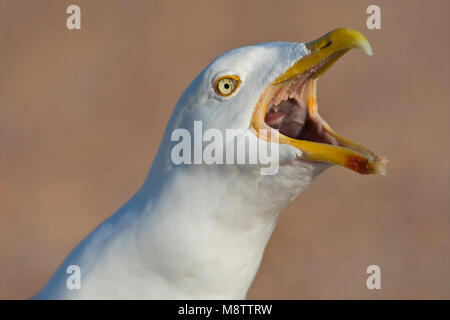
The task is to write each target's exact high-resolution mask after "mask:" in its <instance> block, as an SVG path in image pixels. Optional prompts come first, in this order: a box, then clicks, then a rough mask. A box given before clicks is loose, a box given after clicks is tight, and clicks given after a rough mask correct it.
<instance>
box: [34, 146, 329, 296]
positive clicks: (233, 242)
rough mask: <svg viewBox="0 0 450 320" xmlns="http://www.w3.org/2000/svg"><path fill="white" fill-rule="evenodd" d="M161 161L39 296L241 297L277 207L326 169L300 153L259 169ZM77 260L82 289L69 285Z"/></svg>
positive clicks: (245, 289) (267, 234) (65, 264)
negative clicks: (267, 172)
mask: <svg viewBox="0 0 450 320" xmlns="http://www.w3.org/2000/svg"><path fill="white" fill-rule="evenodd" d="M164 158H165V157H164ZM161 160H163V159H162V157H161V154H159V156H158V157H157V158H156V160H155V163H154V165H153V167H152V170H151V171H150V174H149V176H148V178H147V180H146V182H145V184H144V185H143V187H142V188H141V190H140V191H139V192H138V193H137V194H136V195H135V196H134V197H133V198H132V199H131V200H130V201H129V202H128V203H127V204H126V205H125V206H124V207H123V208H121V209H120V210H119V211H118V212H117V213H116V214H114V215H113V216H112V217H111V218H109V219H108V220H107V221H105V222H104V223H103V224H102V225H100V226H99V227H98V228H97V229H96V230H95V231H94V232H93V233H91V235H89V237H87V238H86V239H85V240H84V241H83V242H82V243H81V244H80V245H79V246H78V247H77V248H76V249H75V250H74V251H73V252H72V253H71V255H70V256H69V257H68V258H67V259H66V261H65V262H64V263H63V265H62V266H61V267H60V270H58V271H57V272H56V274H55V275H54V276H53V278H52V280H51V281H50V282H49V284H48V285H47V286H46V287H45V288H44V289H43V290H42V291H41V293H40V294H39V295H38V296H37V297H38V298H47V297H48V298H125V299H127V298H148V299H152V298H156V299H157V298H167V299H177V298H187V299H190V298H191V299H196V298H203V299H214V298H224V299H227V298H229V299H242V298H245V295H246V293H247V290H248V288H249V286H250V284H251V282H252V280H253V278H254V276H255V274H256V272H257V270H258V267H259V264H260V261H261V258H262V255H263V252H264V249H265V246H266V244H267V242H268V240H269V238H270V235H271V233H272V231H273V229H274V227H275V225H276V221H277V219H278V216H279V213H280V212H281V210H282V209H283V208H284V207H285V206H286V205H287V204H288V203H289V202H291V201H292V199H294V198H295V197H296V196H297V195H298V194H299V193H301V192H302V191H303V190H304V189H306V188H307V187H308V186H309V184H310V183H311V182H312V180H313V178H314V177H315V176H317V175H318V174H319V173H320V172H321V171H323V169H325V168H326V166H318V165H317V164H315V165H314V166H313V165H312V164H309V163H305V162H300V161H298V162H296V163H295V164H293V165H285V166H281V167H280V171H279V172H278V174H277V175H275V176H261V175H260V174H259V172H260V171H259V169H256V168H254V170H253V169H252V168H250V167H249V166H236V165H214V166H212V165H187V166H173V167H171V166H169V167H167V162H166V161H161ZM71 264H76V265H79V266H80V268H81V272H82V288H81V290H67V289H66V288H65V281H66V279H67V276H68V275H67V274H65V270H66V268H67V266H68V265H71Z"/></svg>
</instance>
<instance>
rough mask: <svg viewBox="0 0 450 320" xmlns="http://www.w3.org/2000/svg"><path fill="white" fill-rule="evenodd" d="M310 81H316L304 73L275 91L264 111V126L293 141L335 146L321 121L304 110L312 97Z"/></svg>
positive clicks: (316, 115) (334, 140)
mask: <svg viewBox="0 0 450 320" xmlns="http://www.w3.org/2000/svg"><path fill="white" fill-rule="evenodd" d="M313 81H316V80H315V79H313V77H312V74H311V73H309V72H306V73H304V74H302V75H300V76H297V77H295V78H293V79H290V80H288V81H287V82H286V83H283V84H282V85H281V88H279V89H278V88H277V89H278V91H277V93H276V94H275V96H274V98H273V99H272V101H271V102H270V103H269V105H268V107H267V112H266V114H265V117H264V122H265V123H266V124H267V125H268V126H270V127H272V128H273V129H276V130H278V131H279V132H280V133H282V134H283V135H285V136H288V137H291V138H293V139H297V140H308V141H312V142H318V143H326V144H331V145H338V142H337V140H336V139H335V138H334V137H332V136H331V135H330V134H329V133H328V132H327V131H326V130H324V124H326V122H325V120H323V119H322V118H321V117H320V116H319V114H318V113H317V112H314V113H312V112H311V110H310V108H309V107H308V99H309V98H310V97H315V92H314V91H315V85H312V82H313Z"/></svg>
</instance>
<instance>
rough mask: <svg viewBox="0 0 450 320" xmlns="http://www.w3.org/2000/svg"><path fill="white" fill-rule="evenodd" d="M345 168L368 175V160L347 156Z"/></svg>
mask: <svg viewBox="0 0 450 320" xmlns="http://www.w3.org/2000/svg"><path fill="white" fill-rule="evenodd" d="M345 166H346V167H347V168H349V169H352V170H353V171H356V172H358V173H361V174H369V173H370V168H369V160H367V159H366V158H363V157H359V156H353V155H351V156H348V157H347V163H346V164H345Z"/></svg>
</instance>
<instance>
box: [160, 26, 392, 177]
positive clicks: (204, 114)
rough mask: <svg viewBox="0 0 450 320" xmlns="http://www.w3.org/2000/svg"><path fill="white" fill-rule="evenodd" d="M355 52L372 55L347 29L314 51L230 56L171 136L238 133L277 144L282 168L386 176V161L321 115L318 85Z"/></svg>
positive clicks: (180, 113)
mask: <svg viewBox="0 0 450 320" xmlns="http://www.w3.org/2000/svg"><path fill="white" fill-rule="evenodd" d="M352 48H359V49H362V51H363V52H364V53H366V54H368V55H371V54H372V49H371V46H370V44H369V42H368V41H367V40H366V38H365V37H364V36H363V35H361V34H360V33H359V32H357V31H355V30H352V29H347V28H340V29H336V30H333V31H331V32H329V33H327V34H326V35H324V36H322V37H320V38H319V39H317V40H314V41H311V42H308V43H297V42H271V43H262V44H259V45H253V46H247V47H242V48H238V49H234V50H232V51H230V52H227V53H225V54H223V55H222V56H220V57H218V58H217V59H215V60H214V61H213V62H211V63H210V64H209V65H208V66H207V67H206V68H205V69H204V70H203V71H202V72H201V73H200V74H199V75H198V76H197V77H196V79H195V80H194V81H193V82H192V83H191V85H190V86H189V87H188V88H187V89H186V91H185V92H184V93H183V95H182V96H181V98H180V100H179V101H178V103H177V106H176V107H175V111H174V113H173V115H172V118H171V120H170V122H169V125H168V127H167V130H166V136H167V134H168V133H169V134H170V133H171V132H173V130H175V129H177V128H185V129H186V130H188V131H189V132H190V133H192V134H195V132H194V129H193V128H194V127H193V123H194V122H195V121H201V123H202V130H203V131H204V130H208V129H218V130H219V131H221V132H225V130H228V129H233V130H236V129H238V130H239V129H240V130H242V131H241V133H242V134H248V133H251V134H252V135H254V136H256V137H257V138H258V139H259V140H262V141H265V142H266V143H269V144H274V143H276V144H277V146H278V147H279V149H278V150H279V156H280V159H279V160H280V164H282V165H283V164H284V165H289V164H293V163H298V162H302V163H308V164H312V165H313V166H315V165H316V166H318V167H320V166H322V167H323V166H325V167H328V166H330V165H334V164H336V165H340V166H343V167H346V168H349V169H351V170H353V171H356V172H358V173H361V174H370V173H375V174H385V170H386V169H385V168H386V163H387V160H386V159H385V158H384V157H378V156H377V155H376V154H375V153H373V152H372V151H370V150H369V149H367V148H365V147H363V146H361V145H359V144H357V143H354V142H352V141H350V140H348V139H346V138H344V137H342V136H341V135H339V134H338V133H336V132H335V131H334V130H333V129H332V128H331V127H330V126H329V125H328V123H327V122H326V121H325V120H324V119H323V118H322V117H321V116H320V115H319V112H318V105H317V95H316V88H317V80H318V78H319V77H321V76H322V75H323V74H324V73H325V71H327V70H328V68H330V67H331V66H332V65H333V64H334V63H335V62H336V61H337V60H338V59H339V58H340V57H341V56H343V55H344V54H345V53H347V52H348V51H349V50H350V49H352ZM262 132H264V134H262ZM225 145H226V143H225ZM247 152H248V151H247Z"/></svg>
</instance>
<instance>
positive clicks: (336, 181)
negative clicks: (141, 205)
mask: <svg viewBox="0 0 450 320" xmlns="http://www.w3.org/2000/svg"><path fill="white" fill-rule="evenodd" d="M72 3H77V4H79V5H80V6H81V9H82V30H81V31H69V30H67V29H66V26H65V20H66V17H67V15H66V13H65V9H66V7H67V6H68V5H69V4H72ZM373 3H377V4H379V5H380V6H381V9H382V30H368V29H367V28H366V26H365V19H366V17H367V15H366V13H365V11H366V8H367V6H368V5H369V4H373ZM449 9H450V2H448V1H444V0H442V1H311V0H308V1H306V0H305V1H302V0H297V1H237V0H227V1H192V0H190V1H179V2H178V1H61V0H54V1H14V0H10V1H4V0H3V1H0V39H1V40H0V49H1V50H0V57H1V58H0V298H6V299H11V298H27V297H30V296H31V295H33V294H35V293H36V292H37V290H38V289H39V288H40V287H41V286H42V285H44V283H45V282H46V281H47V279H48V278H49V276H50V275H51V274H52V272H53V271H54V270H55V268H56V267H57V266H58V264H59V263H60V262H61V261H62V259H63V258H64V257H65V256H66V254H67V253H68V252H69V251H70V249H71V248H73V246H74V245H76V244H77V243H78V242H79V241H80V240H81V239H82V238H84V237H85V236H86V235H87V234H88V233H89V232H90V231H91V230H92V229H93V228H94V227H95V226H96V225H98V224H99V223H100V222H101V221H102V220H103V219H105V218H106V217H108V216H109V215H111V214H112V213H113V212H114V211H115V210H116V209H117V208H118V207H119V206H121V205H122V204H123V203H124V202H125V201H127V199H128V198H129V197H130V196H131V195H132V194H133V193H134V192H135V191H136V190H137V189H138V188H139V186H140V184H141V183H142V182H143V179H144V177H145V175H146V173H147V171H148V169H149V166H150V165H151V163H152V160H153V157H154V156H155V153H156V151H157V148H158V145H159V141H160V139H161V137H162V134H163V130H164V128H165V125H166V122H167V120H168V118H169V116H170V114H171V112H172V108H173V106H174V105H175V103H176V101H177V99H178V97H179V96H180V94H181V93H182V92H183V90H184V89H185V88H186V86H187V85H188V84H189V83H190V81H191V80H192V79H193V78H194V77H195V75H197V74H198V73H199V72H200V71H201V70H202V69H203V68H204V67H205V66H206V65H207V64H208V63H209V62H210V61H211V60H212V59H213V58H215V57H216V56H218V55H219V54H221V53H223V52H226V51H228V50H230V49H232V48H235V47H239V46H243V45H248V44H254V43H259V42H265V41H308V40H312V39H315V38H317V37H318V36H321V35H322V34H324V33H326V32H328V31H330V30H331V29H334V28H336V27H341V26H346V27H351V28H355V29H357V30H360V31H361V32H363V33H364V34H365V35H366V36H367V38H368V39H369V40H370V42H371V43H372V46H373V48H374V55H373V57H367V56H365V55H363V54H362V53H361V52H358V51H353V52H350V53H349V54H348V55H347V56H345V57H344V58H343V59H342V60H341V61H339V63H337V64H336V65H335V67H333V68H332V69H331V70H330V71H329V72H328V73H327V74H326V76H325V77H324V78H323V79H321V81H320V84H319V106H320V109H321V113H322V115H324V116H325V118H326V119H327V120H328V121H329V122H330V123H331V125H332V126H333V127H334V128H335V129H336V130H337V131H338V132H340V133H342V134H343V135H344V136H347V137H349V138H354V140H357V141H358V142H361V143H363V144H365V145H366V146H368V147H370V148H371V149H373V150H375V151H376V152H378V153H380V154H382V155H386V156H387V157H388V158H389V159H390V161H391V162H390V163H389V167H388V170H389V172H388V175H387V176H385V177H380V176H360V175H358V174H356V173H353V172H351V171H350V170H346V169H343V168H340V167H334V168H332V169H330V170H328V171H327V172H325V173H324V174H323V175H322V176H320V177H319V178H318V179H317V181H316V182H315V183H314V184H313V186H312V187H311V188H310V189H308V190H307V191H306V192H305V193H304V194H302V195H301V196H300V197H299V198H298V199H296V200H295V201H294V202H293V203H292V204H291V205H290V206H289V208H287V210H285V212H283V214H282V216H281V219H280V220H279V225H278V227H277V228H276V230H275V232H274V234H273V237H272V239H271V241H270V243H269V245H268V247H267V251H266V254H265V257H264V260H263V262H262V265H261V269H260V270H259V272H258V275H257V277H256V279H255V282H254V284H253V286H252V287H251V289H250V292H249V295H248V297H249V298H255V299H256V298H263V299H266V298H276V299H282V298H289V299H297V298H299V299H305V298H312V299H316V298H320V299H322V298H344V299H347V298H350V299H355V298H364V299H365V298H388V299H392V298H394V299H398V298H420V299H422V298H426V299H429V298H447V299H449V298H450V272H449V271H450V268H449V267H450V261H449V253H450V231H449V229H450V217H449V214H450V212H449V197H448V196H449V181H450V179H449V178H450V172H449V164H448V162H449V101H450V100H449V84H450V81H449V62H448V61H449V41H448V31H449V30H450V28H449V27H450V23H449V20H448V13H449V12H450V10H449ZM371 264H377V265H380V266H381V268H382V290H379V291H377V290H374V291H370V290H368V289H367V288H366V286H365V281H366V277H367V275H366V273H365V269H366V267H367V266H368V265H371Z"/></svg>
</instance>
